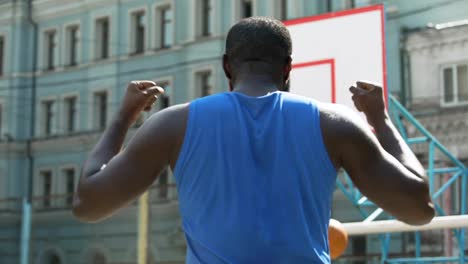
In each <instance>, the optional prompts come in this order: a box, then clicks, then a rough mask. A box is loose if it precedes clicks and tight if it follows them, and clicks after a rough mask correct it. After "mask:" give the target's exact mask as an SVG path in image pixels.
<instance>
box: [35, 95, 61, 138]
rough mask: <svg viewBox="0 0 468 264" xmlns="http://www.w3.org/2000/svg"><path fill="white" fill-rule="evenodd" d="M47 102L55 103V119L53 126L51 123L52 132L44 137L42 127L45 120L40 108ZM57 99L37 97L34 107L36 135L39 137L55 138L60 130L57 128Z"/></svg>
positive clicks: (54, 97) (58, 102)
mask: <svg viewBox="0 0 468 264" xmlns="http://www.w3.org/2000/svg"><path fill="white" fill-rule="evenodd" d="M47 101H54V103H55V112H54V119H55V124H54V123H52V131H51V133H50V135H46V133H45V127H44V124H43V123H44V122H45V120H44V119H43V113H42V106H43V103H44V102H47ZM59 104H60V101H59V97H58V96H57V95H49V96H41V97H39V100H38V102H37V105H36V124H38V125H37V126H36V135H38V136H40V137H52V136H55V135H57V134H58V133H59V131H60V129H59V128H58V126H59V120H60V119H59V110H60V109H59V107H60V106H59Z"/></svg>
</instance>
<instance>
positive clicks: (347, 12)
mask: <svg viewBox="0 0 468 264" xmlns="http://www.w3.org/2000/svg"><path fill="white" fill-rule="evenodd" d="M372 11H379V13H380V21H381V28H382V69H383V73H382V74H383V78H382V80H383V89H384V96H385V103H386V104H387V106H388V89H387V63H386V62H387V60H386V52H387V51H386V47H385V13H384V5H382V4H380V5H372V6H366V7H361V8H355V9H348V10H344V11H338V12H332V13H326V14H321V15H317V16H310V17H301V18H297V19H291V20H286V21H283V23H284V24H285V25H286V26H294V25H298V24H303V23H308V22H314V21H319V20H325V19H331V18H336V17H342V16H348V15H355V14H362V13H366V12H372ZM301 64H302V63H301ZM297 65H300V64H297ZM296 67H297V66H296ZM293 68H294V65H293ZM334 68H335V67H334V60H333V67H332V71H333V74H334V71H335V69H334ZM334 83H335V79H333V82H332V84H334ZM334 89H335V88H332V90H334ZM335 92H336V91H332V93H335ZM332 98H333V97H332Z"/></svg>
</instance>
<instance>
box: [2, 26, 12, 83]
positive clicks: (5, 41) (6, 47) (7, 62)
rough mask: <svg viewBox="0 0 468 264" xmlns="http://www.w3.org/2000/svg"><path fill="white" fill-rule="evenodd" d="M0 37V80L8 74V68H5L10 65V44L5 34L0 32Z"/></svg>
mask: <svg viewBox="0 0 468 264" xmlns="http://www.w3.org/2000/svg"><path fill="white" fill-rule="evenodd" d="M0 37H3V73H2V74H0V79H2V78H5V77H7V76H8V75H9V73H10V68H8V67H7V66H8V65H10V52H9V48H10V43H9V41H8V34H7V32H4V31H0Z"/></svg>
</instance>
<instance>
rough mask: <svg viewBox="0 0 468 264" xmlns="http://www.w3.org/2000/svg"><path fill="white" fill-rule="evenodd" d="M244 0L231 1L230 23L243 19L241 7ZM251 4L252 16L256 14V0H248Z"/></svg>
mask: <svg viewBox="0 0 468 264" xmlns="http://www.w3.org/2000/svg"><path fill="white" fill-rule="evenodd" d="M244 1H245V0H234V1H231V11H232V12H231V16H232V21H231V22H232V24H235V23H236V22H237V21H239V20H241V19H243V18H244V17H243V14H242V12H243V11H242V9H243V6H242V4H243V2H244ZM249 1H250V2H251V4H252V16H256V15H257V4H258V3H257V0H249Z"/></svg>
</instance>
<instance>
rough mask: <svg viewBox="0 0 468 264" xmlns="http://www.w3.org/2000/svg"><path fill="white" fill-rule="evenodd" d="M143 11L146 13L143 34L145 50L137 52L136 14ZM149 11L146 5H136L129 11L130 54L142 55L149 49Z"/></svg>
mask: <svg viewBox="0 0 468 264" xmlns="http://www.w3.org/2000/svg"><path fill="white" fill-rule="evenodd" d="M141 12H143V14H144V20H143V21H144V26H145V29H144V36H143V51H142V52H136V31H135V25H136V23H135V21H134V16H135V15H136V14H137V13H141ZM149 16H150V14H149V12H148V9H147V7H146V6H140V7H135V8H132V9H129V10H128V11H127V18H128V23H127V24H128V26H127V28H128V31H127V32H128V40H129V42H128V43H127V44H128V45H127V47H128V50H127V53H128V54H129V55H142V54H145V53H146V52H147V50H148V39H149V19H150V18H149Z"/></svg>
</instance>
